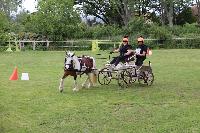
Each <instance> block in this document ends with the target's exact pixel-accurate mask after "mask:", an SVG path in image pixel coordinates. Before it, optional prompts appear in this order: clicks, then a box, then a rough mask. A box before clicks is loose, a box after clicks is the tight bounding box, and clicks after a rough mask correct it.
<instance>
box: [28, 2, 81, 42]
mask: <svg viewBox="0 0 200 133" xmlns="http://www.w3.org/2000/svg"><path fill="white" fill-rule="evenodd" d="M73 4H74V3H73V1H72V0H48V1H46V0H42V1H39V3H38V11H37V12H36V13H33V14H32V15H31V16H30V17H29V18H27V19H29V21H27V23H26V27H28V28H29V30H30V31H32V32H36V33H38V34H43V35H45V36H47V37H49V38H51V39H52V40H60V39H63V38H72V37H73V36H74V34H75V33H76V32H78V23H80V17H79V16H78V14H77V13H76V12H75V11H74V9H73Z"/></svg>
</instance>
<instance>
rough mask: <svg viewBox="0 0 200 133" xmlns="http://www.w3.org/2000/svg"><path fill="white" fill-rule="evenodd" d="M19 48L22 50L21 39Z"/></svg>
mask: <svg viewBox="0 0 200 133" xmlns="http://www.w3.org/2000/svg"><path fill="white" fill-rule="evenodd" d="M19 49H20V51H21V50H22V43H21V41H19Z"/></svg>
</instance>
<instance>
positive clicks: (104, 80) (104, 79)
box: [98, 68, 112, 85]
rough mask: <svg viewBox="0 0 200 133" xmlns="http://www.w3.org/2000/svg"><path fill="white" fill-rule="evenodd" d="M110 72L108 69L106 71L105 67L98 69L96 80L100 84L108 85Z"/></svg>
mask: <svg viewBox="0 0 200 133" xmlns="http://www.w3.org/2000/svg"><path fill="white" fill-rule="evenodd" d="M110 77H112V74H111V72H110V71H108V69H107V68H103V69H102V70H100V71H99V73H98V82H99V84H101V85H108V84H110V82H111V78H110Z"/></svg>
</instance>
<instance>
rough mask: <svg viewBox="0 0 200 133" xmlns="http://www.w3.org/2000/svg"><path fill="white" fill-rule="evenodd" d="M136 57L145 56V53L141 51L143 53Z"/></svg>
mask: <svg viewBox="0 0 200 133" xmlns="http://www.w3.org/2000/svg"><path fill="white" fill-rule="evenodd" d="M137 55H139V56H145V55H146V52H145V51H143V53H142V54H137Z"/></svg>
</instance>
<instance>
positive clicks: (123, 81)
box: [118, 70, 131, 88]
mask: <svg viewBox="0 0 200 133" xmlns="http://www.w3.org/2000/svg"><path fill="white" fill-rule="evenodd" d="M130 81H131V73H130V72H128V71H126V70H125V71H122V72H120V73H119V74H118V85H119V86H120V87H122V88H124V87H128V86H129V85H130Z"/></svg>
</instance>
